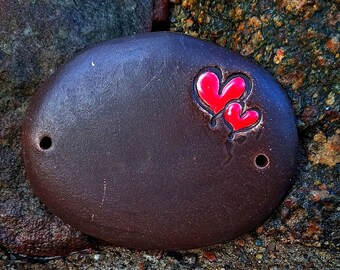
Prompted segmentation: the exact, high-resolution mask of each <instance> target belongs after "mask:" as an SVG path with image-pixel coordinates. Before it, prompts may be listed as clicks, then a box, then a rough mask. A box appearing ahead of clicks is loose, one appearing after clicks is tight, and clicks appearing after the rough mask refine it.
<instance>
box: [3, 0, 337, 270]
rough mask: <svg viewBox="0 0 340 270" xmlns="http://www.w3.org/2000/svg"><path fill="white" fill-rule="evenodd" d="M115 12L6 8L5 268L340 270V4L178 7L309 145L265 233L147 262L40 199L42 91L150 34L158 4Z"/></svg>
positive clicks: (76, 6)
mask: <svg viewBox="0 0 340 270" xmlns="http://www.w3.org/2000/svg"><path fill="white" fill-rule="evenodd" d="M112 2H116V1H90V0H88V1H79V2H77V1H67V0H63V1H53V0H45V1H38V0H31V1H6V0H0V18H1V21H0V64H1V65H0V119H1V121H0V245H2V248H1V249H0V258H1V260H0V268H1V269H79V268H81V269H140V270H143V269H338V268H340V259H339V258H340V254H339V238H340V237H339V236H340V232H339V227H340V226H339V225H340V224H339V220H340V217H339V162H340V127H339V108H340V102H339V90H340V78H339V77H340V73H339V53H340V52H339V49H340V41H339V39H340V34H339V33H340V31H339V30H340V29H339V28H340V13H339V6H340V1H339V0H333V1H327V0H299V1H296V0H276V1H272V0H252V1H242V0H233V1H222V0H211V1H209V0H205V1H203V0H201V1H199V0H183V1H180V0H171V12H170V14H171V15H170V22H171V26H170V30H171V31H177V32H184V33H187V34H189V35H192V36H196V37H198V38H201V39H204V40H209V41H212V42H215V43H217V44H219V45H221V46H224V47H226V48H228V49H231V50H233V51H237V52H240V53H241V54H243V55H244V56H246V57H248V58H250V59H253V60H254V61H255V62H257V63H258V64H259V65H260V66H262V67H264V68H266V69H267V70H268V71H269V72H271V74H272V75H273V76H274V77H275V78H276V79H277V80H278V81H279V82H280V83H281V85H282V86H283V88H284V90H285V91H286V93H287V95H288V96H289V98H290V100H291V102H292V104H293V106H294V109H295V112H296V115H297V122H298V128H299V136H300V142H301V149H300V153H299V166H298V170H297V173H296V177H295V178H296V184H295V185H294V187H293V188H292V189H291V191H290V192H289V194H288V195H287V197H286V199H285V200H284V202H283V203H282V205H281V206H280V207H279V208H278V209H277V210H276V211H275V213H274V214H273V215H272V216H271V217H270V218H269V219H268V220H267V221H266V222H265V223H264V224H263V225H261V226H259V227H258V228H257V229H256V230H254V231H252V232H250V233H248V234H246V235H243V236H242V237H240V238H238V239H235V240H233V241H229V242H227V243H225V244H221V245H216V246H212V247H208V248H204V249H199V250H189V251H173V252H154V251H153V252H137V251H132V250H126V249H123V248H114V247H110V246H108V245H105V244H103V243H98V242H97V241H95V240H93V239H92V238H90V237H87V236H85V235H83V234H81V233H79V232H77V231H76V230H74V229H72V228H70V227H69V226H68V225H65V224H64V223H63V222H62V221H60V220H59V219H58V218H57V217H55V216H53V215H52V214H50V213H49V212H48V211H47V210H46V209H45V208H44V206H43V205H42V204H41V203H40V202H39V200H38V199H37V198H35V197H34V196H33V194H32V192H31V190H30V188H29V186H28V184H27V183H26V181H25V177H24V174H23V167H22V161H21V158H20V126H21V120H22V117H23V114H24V112H25V109H26V107H27V105H28V104H29V101H30V98H31V97H32V96H33V95H34V93H35V91H36V90H37V88H38V86H39V85H40V84H41V82H42V81H43V80H44V79H46V78H47V77H48V76H49V75H50V74H51V73H53V72H54V70H55V69H56V68H57V67H58V66H59V65H60V64H62V63H64V62H65V61H67V60H68V59H70V58H71V57H72V56H73V55H74V54H75V53H76V52H78V51H79V50H81V49H83V48H85V47H88V46H90V45H92V44H95V43H97V42H100V41H103V40H106V39H109V38H113V37H116V36H119V35H128V34H133V33H134V32H141V31H144V30H149V29H150V21H149V20H148V18H150V16H151V15H150V12H149V11H150V8H152V4H150V3H151V1H150V2H148V1H140V3H142V2H143V4H145V6H143V5H136V4H135V3H136V2H135V1H132V0H131V1H125V2H124V3H126V4H125V6H124V5H122V4H120V6H119V7H118V5H117V4H114V3H112ZM146 3H149V5H148V4H146ZM118 12H120V13H118ZM117 14H119V15H117ZM122 14H124V16H122ZM120 20H121V21H120ZM120 22H123V24H120ZM122 25H124V27H122ZM188 51H190V48H188ZM80 249H85V250H83V251H78V252H75V253H72V254H70V255H67V254H69V253H70V251H75V250H80ZM61 253H63V255H66V256H65V257H56V258H48V257H47V258H46V257H37V256H39V255H40V256H42V255H45V256H54V255H58V254H61ZM20 254H21V255H20ZM23 254H24V255H23ZM27 255H31V256H27Z"/></svg>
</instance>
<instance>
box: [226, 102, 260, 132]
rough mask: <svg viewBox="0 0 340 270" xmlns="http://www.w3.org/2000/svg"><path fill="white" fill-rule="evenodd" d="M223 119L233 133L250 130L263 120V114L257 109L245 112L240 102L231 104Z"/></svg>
mask: <svg viewBox="0 0 340 270" xmlns="http://www.w3.org/2000/svg"><path fill="white" fill-rule="evenodd" d="M223 119H224V121H225V123H226V124H227V125H228V126H229V128H230V129H231V132H232V133H235V132H242V131H244V130H249V129H250V128H252V127H254V126H256V125H257V124H258V123H259V122H260V120H261V113H260V111H258V110H257V109H254V108H252V109H248V110H244V105H243V104H241V103H240V102H230V103H229V104H228V105H227V106H226V108H225V110H224V113H223Z"/></svg>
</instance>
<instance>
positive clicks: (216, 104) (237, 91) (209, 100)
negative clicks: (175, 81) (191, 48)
mask: <svg viewBox="0 0 340 270" xmlns="http://www.w3.org/2000/svg"><path fill="white" fill-rule="evenodd" d="M196 87H197V92H198V95H199V96H200V98H201V99H202V101H203V102H204V103H205V104H206V105H207V106H208V107H209V108H210V109H211V110H212V111H213V112H214V113H215V114H217V113H219V112H220V111H222V110H223V108H224V107H225V105H226V104H227V103H228V102H229V101H231V100H233V99H238V98H240V97H241V96H242V95H243V93H244V91H245V89H246V83H245V81H244V79H243V78H242V77H235V78H233V79H231V80H230V81H229V82H228V83H227V84H226V85H225V86H224V87H223V89H222V91H221V93H220V91H219V90H220V80H219V78H218V76H217V75H216V74H215V73H213V72H211V71H207V72H205V73H203V74H201V75H200V76H199V78H198V80H197V85H196Z"/></svg>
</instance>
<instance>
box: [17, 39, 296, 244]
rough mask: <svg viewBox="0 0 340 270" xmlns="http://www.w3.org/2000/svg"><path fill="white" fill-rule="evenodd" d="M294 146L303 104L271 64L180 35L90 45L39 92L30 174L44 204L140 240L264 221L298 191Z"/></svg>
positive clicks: (188, 239) (27, 126)
mask: <svg viewBox="0 0 340 270" xmlns="http://www.w3.org/2000/svg"><path fill="white" fill-rule="evenodd" d="M245 111H246V112H245ZM297 144H298V139H297V132H296V126H295V120H294V114H293V111H292V108H291V106H290V104H289V101H288V99H287V97H286V96H285V95H284V93H283V92H282V90H281V89H280V87H279V85H278V84H277V83H276V81H275V80H274V79H273V78H272V77H271V76H270V75H269V74H268V73H267V72H266V71H264V70H263V69H261V68H259V67H258V66H256V65H254V64H252V63H250V62H249V61H248V60H246V59H245V58H243V57H241V56H239V55H237V54H234V53H231V52H229V51H227V50H225V49H224V48H221V47H219V46H216V45H213V44H211V43H207V42H203V41H201V40H198V39H195V38H192V37H188V36H184V35H180V34H173V33H148V34H143V35H139V36H133V37H129V38H123V39H117V40H113V41H109V42H105V43H102V44H99V45H97V46H95V47H94V48H91V49H89V50H87V51H84V52H83V53H81V54H80V55H78V56H77V57H76V58H74V59H73V60H72V61H70V62H69V63H68V64H66V65H64V66H63V67H62V68H61V69H60V70H59V71H58V72H57V73H56V74H55V75H54V76H53V77H52V78H51V79H50V80H49V81H48V82H46V83H45V84H44V85H43V87H42V89H41V90H40V91H38V93H37V95H36V96H35V97H34V99H33V101H32V103H31V105H30V106H29V108H28V112H27V115H26V118H25V122H24V127H23V157H24V162H25V168H26V172H27V176H28V179H29V181H30V183H31V186H32V188H33V189H34V191H35V193H36V195H38V196H39V197H40V198H41V200H42V201H43V202H44V203H45V204H46V206H47V207H48V208H49V209H50V210H51V211H52V212H53V213H55V214H56V215H57V216H59V217H60V218H62V219H63V220H64V221H65V222H67V223H69V224H71V225H72V226H74V227H75V228H78V229H79V230H81V231H83V232H85V233H87V234H89V235H92V236H95V237H98V238H100V239H103V240H105V241H108V242H111V243H113V244H115V245H119V246H126V247H130V248H136V249H186V248H193V247H201V246H206V245H210V244H214V243H219V242H222V241H225V240H228V239H232V238H234V237H237V236H239V235H241V234H243V233H245V232H247V231H249V230H251V229H253V228H254V227H255V226H257V225H259V224H260V223H261V222H263V221H264V220H265V219H266V218H267V217H268V216H269V215H270V213H271V212H272V210H273V209H274V208H275V207H276V206H277V205H278V204H279V203H280V201H281V200H282V198H283V196H284V195H285V193H286V192H287V190H288V188H289V186H290V184H291V177H292V174H293V172H294V168H295V165H296V152H297Z"/></svg>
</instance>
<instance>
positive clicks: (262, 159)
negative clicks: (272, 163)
mask: <svg viewBox="0 0 340 270" xmlns="http://www.w3.org/2000/svg"><path fill="white" fill-rule="evenodd" d="M268 163H269V160H268V157H267V156H266V155H263V154H261V155H258V156H257V157H256V159H255V164H256V166H257V167H260V168H264V167H266V166H267V165H268Z"/></svg>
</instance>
